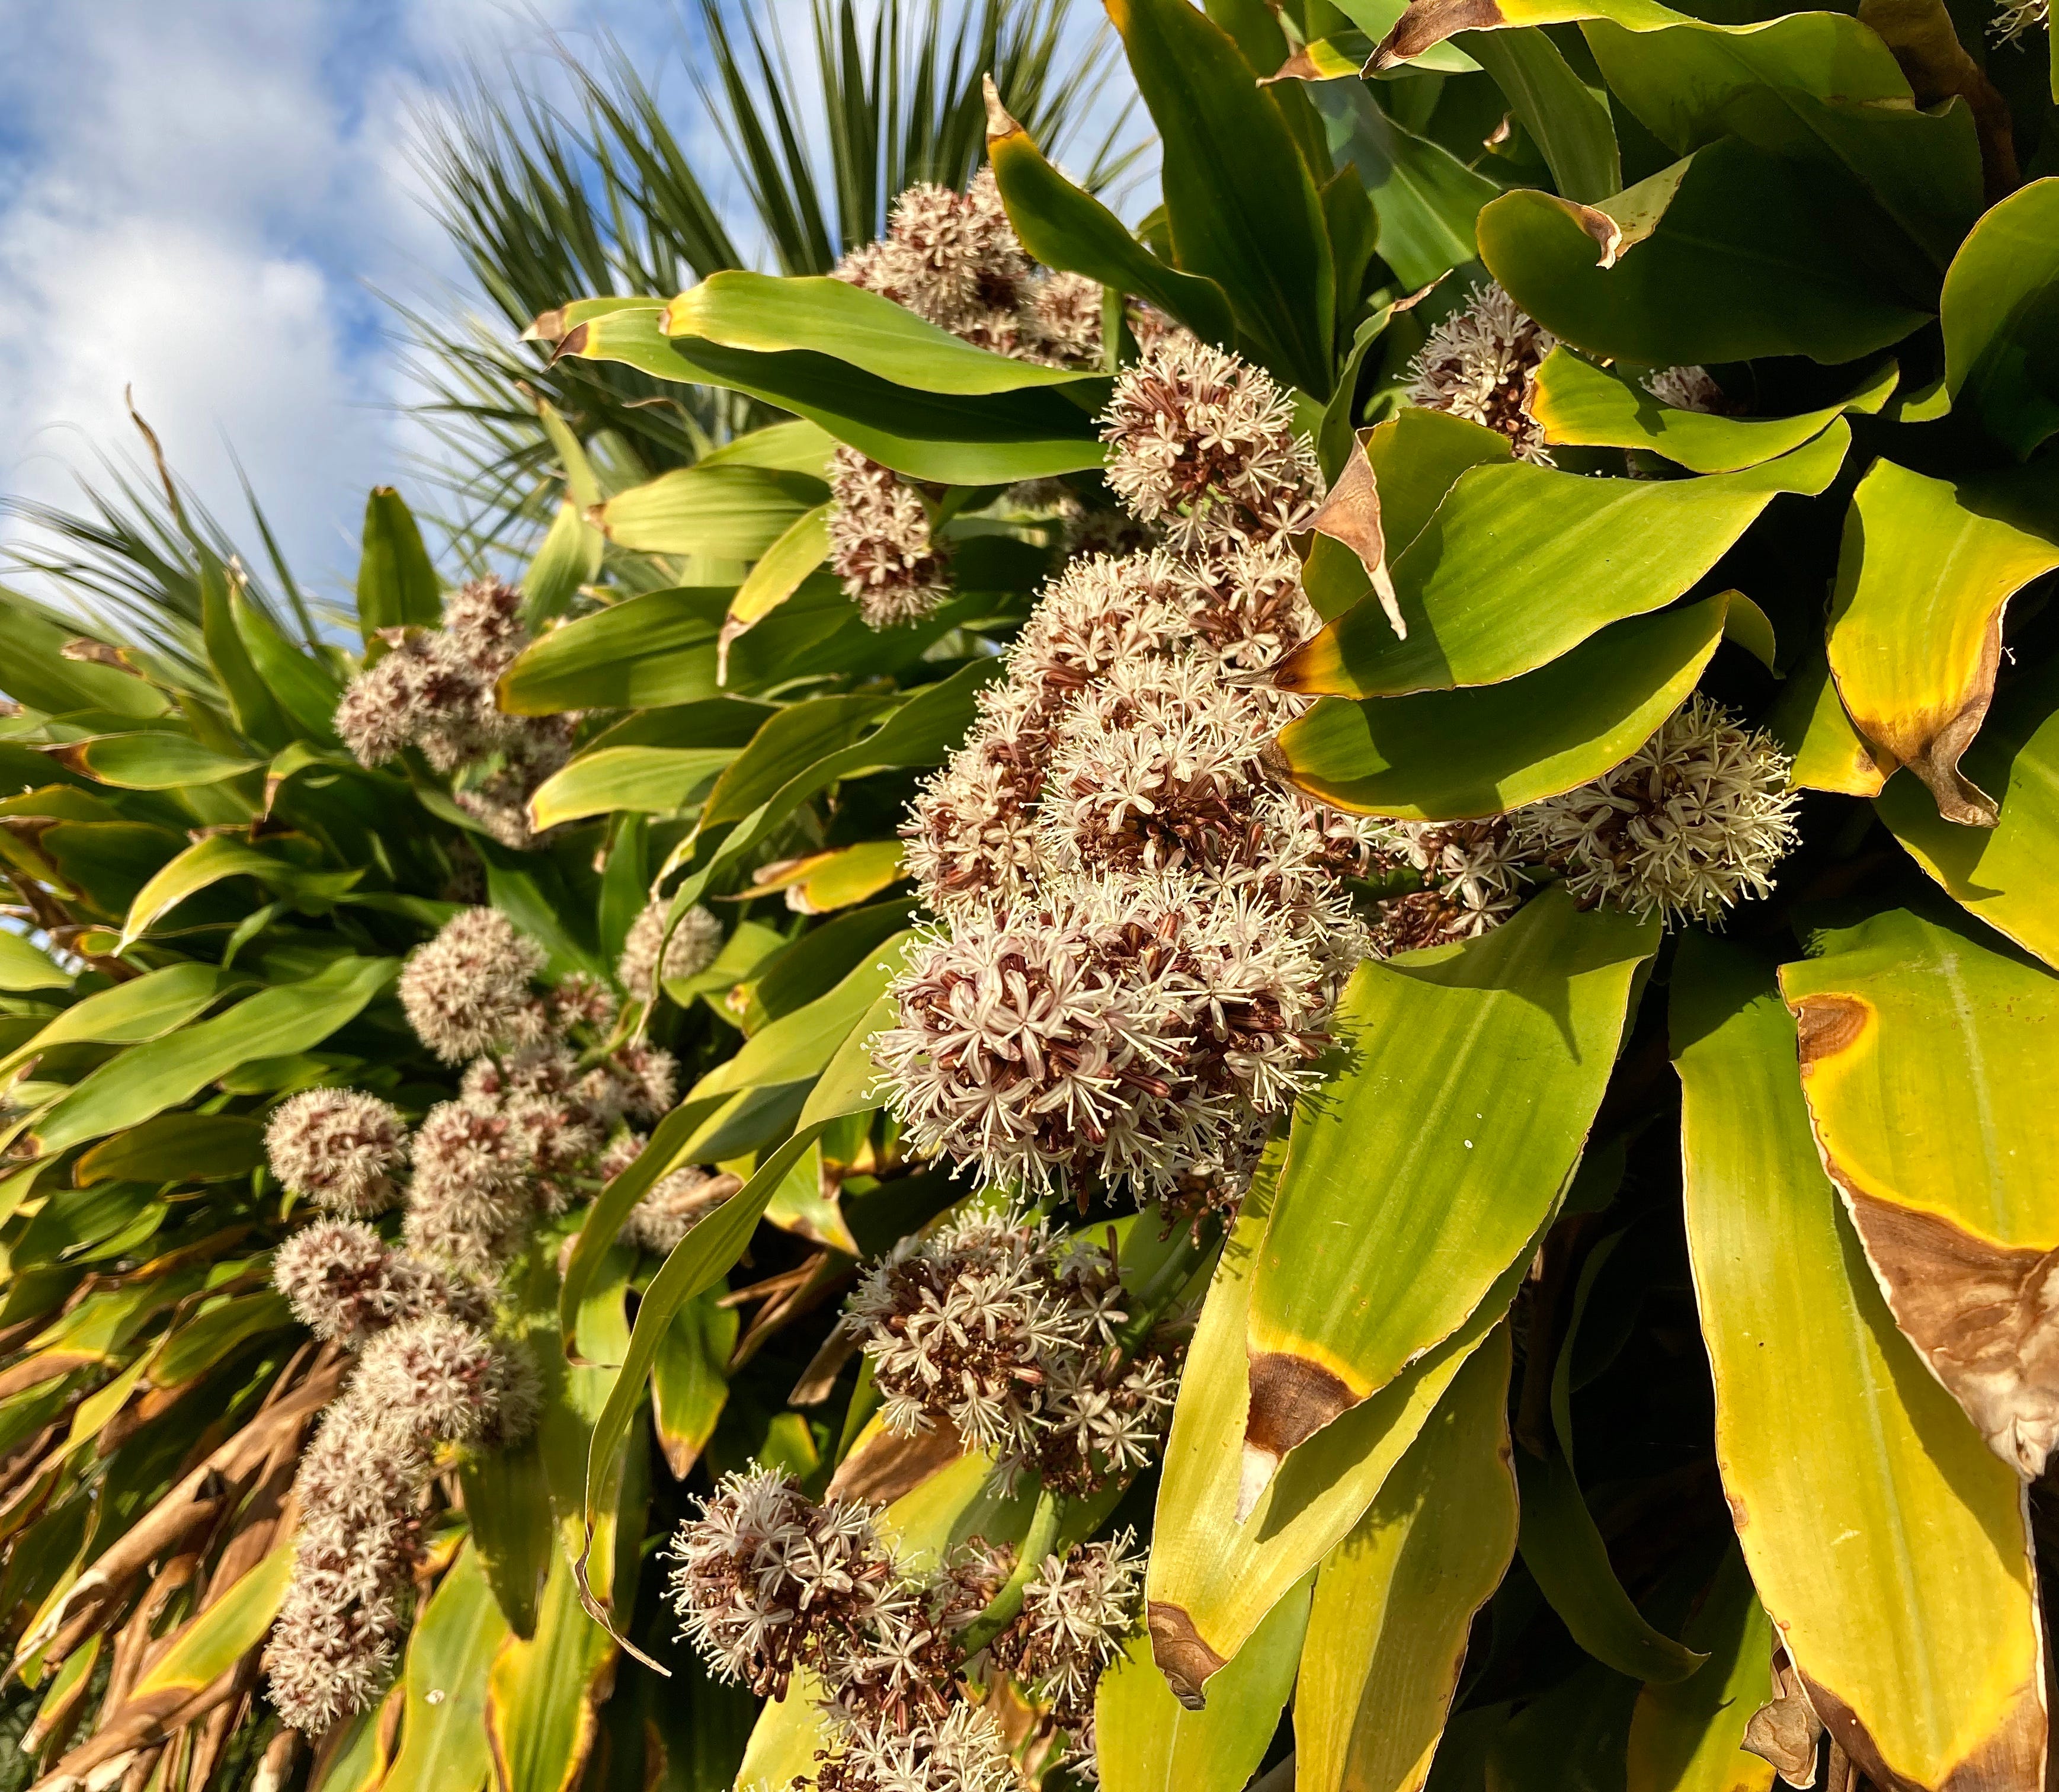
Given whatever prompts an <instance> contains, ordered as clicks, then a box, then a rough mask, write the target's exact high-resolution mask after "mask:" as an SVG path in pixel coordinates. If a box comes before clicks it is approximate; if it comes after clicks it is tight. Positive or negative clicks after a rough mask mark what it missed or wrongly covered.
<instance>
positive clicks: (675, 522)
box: [594, 289, 849, 560]
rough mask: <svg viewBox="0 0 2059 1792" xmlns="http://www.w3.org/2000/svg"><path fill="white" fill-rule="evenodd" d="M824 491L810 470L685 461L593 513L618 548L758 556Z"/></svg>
mask: <svg viewBox="0 0 2059 1792" xmlns="http://www.w3.org/2000/svg"><path fill="white" fill-rule="evenodd" d="M846 290H849V289H846ZM822 496H823V492H822V481H821V480H817V479H812V478H810V476H808V475H807V474H806V473H779V472H767V470H766V469H765V468H762V467H731V466H721V467H680V468H675V469H674V470H673V471H672V472H669V473H663V474H660V475H659V477H657V478H656V479H654V480H651V481H650V482H649V483H648V484H644V485H632V486H631V487H630V488H629V489H628V490H627V491H626V492H616V493H615V496H613V497H611V498H610V499H608V500H607V501H606V502H605V503H603V504H601V505H600V506H599V508H598V509H597V510H596V511H595V513H594V520H595V522H596V524H598V525H599V528H600V530H601V532H602V533H603V535H605V536H607V539H608V540H610V541H611V542H613V543H614V544H615V546H616V547H617V548H629V549H632V550H635V551H636V552H642V553H647V554H680V555H699V556H703V557H704V558H706V559H708V560H756V559H757V558H758V556H759V555H761V554H763V552H765V550H766V549H767V548H770V547H771V545H772V544H773V543H774V542H775V541H777V540H779V537H780V536H783V534H785V533H786V532H787V530H788V529H789V528H792V527H793V525H794V524H795V522H797V521H798V520H799V519H800V518H801V516H803V515H804V514H805V513H806V512H807V511H808V510H810V508H813V507H814V505H816V504H820V503H821V502H822Z"/></svg>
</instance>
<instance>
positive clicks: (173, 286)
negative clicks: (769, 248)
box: [0, 0, 1098, 591]
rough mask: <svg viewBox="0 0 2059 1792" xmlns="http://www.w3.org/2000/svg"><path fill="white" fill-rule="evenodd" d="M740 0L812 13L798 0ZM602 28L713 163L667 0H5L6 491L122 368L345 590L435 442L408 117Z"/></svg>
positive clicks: (314, 571)
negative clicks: (370, 514)
mask: <svg viewBox="0 0 2059 1792" xmlns="http://www.w3.org/2000/svg"><path fill="white" fill-rule="evenodd" d="M753 4H755V6H759V7H760V8H763V11H762V12H761V13H760V15H759V16H760V17H761V18H765V17H770V18H772V19H774V20H775V21H776V22H779V23H781V24H785V23H786V22H788V21H789V20H791V25H792V27H793V28H794V29H795V30H796V32H797V33H804V32H806V30H807V6H806V0H753ZM1097 10H1098V8H1097V7H1093V6H1091V5H1090V4H1089V6H1083V7H1082V8H1081V12H1082V14H1088V13H1090V12H1095V11H1097ZM1085 22H1087V21H1086V20H1085V18H1083V19H1082V23H1085ZM601 30H604V31H607V32H609V33H611V34H614V35H615V37H617V38H619V39H620V40H621V41H622V42H623V43H624V44H625V45H626V46H627V47H628V48H629V49H630V50H631V51H632V53H634V54H636V55H637V57H638V58H639V62H642V63H643V66H645V67H646V68H647V70H657V71H659V91H660V92H661V94H665V95H667V96H669V97H673V98H677V99H678V100H679V102H680V114H679V116H680V120H681V123H682V125H683V128H684V129H687V132H688V133H689V140H690V141H692V139H693V137H695V136H696V135H702V137H703V147H704V148H705V149H706V151H707V153H705V154H703V155H702V156H700V157H699V158H698V159H699V161H700V163H701V165H703V166H704V167H706V168H708V169H715V168H716V167H717V166H719V154H718V152H717V150H716V148H715V143H714V141H713V140H712V138H711V137H706V136H705V135H703V133H699V132H697V131H696V130H695V125H694V123H693V113H694V109H693V107H692V105H691V95H692V87H691V82H690V80H689V79H688V78H687V70H686V69H685V67H684V66H683V57H684V56H685V55H687V54H691V38H690V37H689V36H688V35H687V32H686V30H685V27H684V26H683V22H682V17H681V14H679V12H677V11H675V10H674V8H673V6H671V4H670V3H669V0H59V3H58V4H57V5H52V4H50V0H0V42H6V44H7V45H8V46H9V54H7V56H6V58H0V493H5V494H8V495H12V496H26V497H32V498H40V499H46V500H62V499H63V498H65V497H66V496H68V495H69V494H70V492H72V491H73V490H74V484H73V476H72V469H73V468H78V467H86V468H90V466H91V465H92V464H93V457H94V447H95V445H96V444H102V445H106V446H110V447H112V448H115V449H117V450H118V451H120V452H129V451H130V448H131V445H132V444H133V442H134V440H135V437H134V435H133V431H132V429H131V428H130V427H129V424H128V422H127V419H126V416H125V411H124V408H123V404H122V390H123V387H124V385H125V384H131V383H133V387H134V389H135V396H136V403H137V408H139V409H140V410H141V412H142V413H143V415H144V416H145V417H146V418H147V419H148V420H149V421H150V423H151V424H153V426H154V427H155V428H156V429H157V432H158V434H159V435H160V436H161V438H162V439H163V440H164V443H165V448H166V451H167V452H168V453H169V456H170V458H171V460H172V462H173V465H174V466H176V467H177V468H178V469H179V471H180V472H181V474H182V475H183V476H185V477H186V478H187V479H188V480H190V481H191V482H192V484H193V485H194V486H195V487H196V488H197V490H198V491H199V492H200V494H201V497H202V499H203V500H204V501H205V503H206V504H208V505H209V508H212V509H213V510H214V511H215V512H216V513H217V515H218V516H221V519H222V520H223V521H224V522H225V523H226V524H229V525H230V528H231V531H232V533H234V534H236V535H237V536H239V537H240V538H242V539H246V540H247V539H249V532H248V531H247V530H246V529H245V528H244V527H243V524H242V518H243V510H242V505H241V498H240V496H239V488H238V485H237V479H236V475H235V472H234V462H233V459H232V448H233V455H234V456H235V457H237V458H240V459H241V462H242V464H243V465H244V467H245V468H246V469H247V470H248V472H249V475H250V477H251V480H252V482H253V484H254V485H255V487H256V488H257V492H258V496H259V497H260V499H261V501H262V502H263V504H264V505H265V509H266V511H267V512H268V514H269V516H270V517H271V519H272V521H273V525H274V527H275V528H277V530H278V531H279V532H280V534H281V537H282V539H283V540H284V542H285V545H286V548H287V550H288V553H289V558H290V560H292V562H293V564H294V566H295V567H296V569H297V571H298V572H299V574H300V576H301V578H302V579H304V580H305V581H307V582H308V583H311V584H313V585H314V586H316V587H317V588H319V589H324V590H326V591H338V590H340V589H341V587H342V586H343V585H344V583H346V582H347V581H348V578H349V575H350V574H351V572H352V570H353V568H354V567H355V563H356V542H355V532H356V524H357V520H358V518H359V516H360V513H361V510H362V507H363V504H364V492H365V490H366V488H368V487H369V486H370V485H372V484H375V483H380V482H387V481H391V482H395V483H398V484H400V485H401V486H402V488H403V489H404V490H406V489H408V488H409V487H410V486H411V485H419V484H421V483H422V482H421V479H420V475H419V474H416V475H414V476H412V477H411V476H410V473H409V463H410V461H411V459H412V457H414V456H419V455H420V454H422V453H424V452H428V450H429V447H430V444H429V443H428V438H427V437H426V436H425V435H424V433H423V432H421V431H420V428H418V427H417V426H416V425H415V424H412V422H411V421H410V420H408V418H407V417H406V416H405V415H404V412H403V411H402V410H401V407H403V406H404V404H405V403H406V400H407V398H408V389H407V384H406V376H405V374H404V371H403V369H402V368H401V367H400V357H399V356H397V355H396V352H394V345H393V343H392V339H391V336H390V335H389V330H390V328H391V325H390V318H389V314H388V312H387V311H386V309H385V307H384V305H382V303H381V302H380V300H379V298H378V297H376V296H375V293H390V294H392V295H394V296H396V297H399V298H401V299H403V300H404V301H409V302H412V303H416V304H424V303H426V304H428V305H430V306H432V308H447V307H448V306H450V305H452V304H455V303H459V302H461V294H460V293H459V292H458V291H457V290H456V289H455V288H454V287H453V286H452V282H453V281H455V280H456V278H457V277H458V269H457V268H456V265H455V263H454V261H453V259H452V257H451V255H450V253H449V251H448V248H447V246H446V245H444V243H443V241H441V240H440V237H439V236H438V233H436V229H435V228H434V226H433V225H432V223H431V221H430V220H429V219H428V216H427V215H426V213H425V211H424V206H423V203H422V193H421V189H420V181H419V180H418V177H417V176H416V172H415V169H414V168H413V166H412V163H411V161H410V157H409V155H408V143H409V141H410V139H411V137H412V135H413V134H414V133H415V131H416V128H417V125H418V123H419V121H420V119H421V118H422V117H423V116H424V114H425V113H429V112H432V111H433V110H434V109H435V108H436V106H439V105H440V104H441V103H443V102H444V96H446V95H448V94H450V93H451V92H452V91H453V90H455V88H456V85H457V79H458V76H459V74H460V71H461V70H462V69H463V67H464V65H465V64H466V62H468V61H472V60H484V61H486V62H489V63H493V64H498V63H499V62H500V60H501V59H502V58H512V67H513V68H514V69H516V70H517V71H518V72H519V78H521V79H523V80H524V81H525V82H528V83H531V84H532V85H538V86H544V87H546V88H548V87H549V86H551V84H552V82H553V80H554V78H555V75H554V69H555V63H554V56H553V49H552V46H553V42H554V41H555V42H556V43H558V44H560V45H561V46H563V47H564V48H565V49H568V50H570V51H571V52H572V53H573V54H578V53H579V50H580V48H581V46H583V45H584V44H587V43H590V42H591V41H592V38H593V35H594V34H595V32H596V31H601ZM803 42H805V39H803ZM796 47H797V48H798V47H799V45H797V46H796ZM14 527H15V525H14V524H9V523H6V522H5V521H0V540H4V538H5V536H6V532H8V530H10V528H14Z"/></svg>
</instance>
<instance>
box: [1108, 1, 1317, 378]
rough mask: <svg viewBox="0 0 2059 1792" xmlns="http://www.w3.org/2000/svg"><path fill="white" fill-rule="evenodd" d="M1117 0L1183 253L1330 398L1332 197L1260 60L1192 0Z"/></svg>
mask: <svg viewBox="0 0 2059 1792" xmlns="http://www.w3.org/2000/svg"><path fill="white" fill-rule="evenodd" d="M1108 10H1109V18H1110V20H1111V21H1113V23H1114V26H1115V28H1116V29H1117V30H1118V31H1119V32H1121V34H1122V41H1123V46H1124V48H1125V50H1128V52H1129V66H1130V70H1131V73H1132V74H1133V75H1134V77H1135V78H1136V81H1137V90H1138V91H1139V92H1140V93H1141V94H1142V95H1143V98H1144V103H1145V107H1146V108H1147V109H1148V110H1149V112H1150V113H1151V117H1152V121H1153V123H1154V124H1155V125H1157V127H1158V135H1159V139H1160V141H1161V143H1162V144H1163V145H1164V154H1163V171H1162V174H1161V186H1162V188H1163V191H1164V193H1165V215H1166V218H1167V221H1168V222H1169V225H1170V226H1171V229H1172V234H1173V259H1174V260H1175V261H1177V263H1178V264H1179V265H1180V267H1181V269H1182V270H1183V271H1184V272H1185V273H1190V274H1198V275H1200V276H1201V277H1204V278H1205V279H1209V280H1213V281H1215V282H1216V283H1217V285H1219V286H1221V289H1222V290H1223V293H1224V295H1225V297H1227V298H1228V299H1229V305H1230V310H1231V313H1232V315H1233V317H1235V318H1236V320H1237V326H1238V328H1239V329H1241V331H1242V332H1243V333H1244V334H1245V336H1247V337H1249V339H1250V340H1251V341H1252V342H1253V344H1256V345H1257V347H1258V348H1260V350H1261V355H1260V358H1261V359H1262V360H1264V362H1265V364H1267V366H1268V367H1269V368H1271V369H1272V372H1274V373H1275V374H1276V375H1277V376H1279V377H1280V380H1282V381H1283V382H1284V383H1285V384H1290V385H1296V386H1299V387H1300V388H1301V389H1302V390H1303V391H1304V392H1309V393H1311V394H1312V395H1313V396H1315V397H1316V398H1317V399H1322V398H1325V397H1327V396H1328V395H1329V391H1330V388H1331V387H1332V384H1334V383H1335V372H1336V369H1335V367H1334V365H1333V364H1332V355H1331V338H1332V335H1333V334H1334V333H1335V329H1336V319H1335V302H1336V301H1335V296H1334V280H1333V269H1332V265H1331V261H1330V245H1329V238H1328V234H1327V233H1326V232H1325V231H1324V227H1323V207H1322V201H1321V200H1320V197H1318V196H1317V194H1316V188H1315V183H1314V182H1313V181H1312V180H1311V179H1310V178H1309V176H1308V169H1307V167H1306V165H1304V163H1303V161H1302V160H1301V157H1300V152H1299V151H1297V150H1296V148H1295V146H1294V142H1293V139H1292V137H1291V136H1290V135H1289V134H1288V129H1287V126H1286V125H1285V123H1284V121H1283V120H1282V118H1281V117H1280V113H1279V111H1278V110H1277V109H1276V107H1274V106H1272V104H1271V102H1269V101H1268V98H1267V97H1266V95H1265V94H1263V93H1261V92H1260V90H1259V88H1258V86H1257V78H1258V71H1257V70H1253V68H1252V66H1251V65H1250V64H1249V62H1245V59H1244V58H1243V56H1242V54H1241V53H1240V52H1239V51H1238V50H1237V46H1236V44H1235V43H1233V42H1232V41H1231V40H1230V38H1229V35H1228V34H1227V33H1225V31H1224V30H1222V29H1221V26H1217V24H1216V23H1215V22H1213V20H1211V19H1209V18H1208V17H1206V15H1205V14H1202V13H1200V12H1198V11H1197V10H1195V9H1194V8H1193V7H1192V6H1189V5H1187V4H1186V3H1185V0H1109V9H1108ZM1266 72H1267V73H1270V72H1271V71H1270V70H1267V71H1266Z"/></svg>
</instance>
